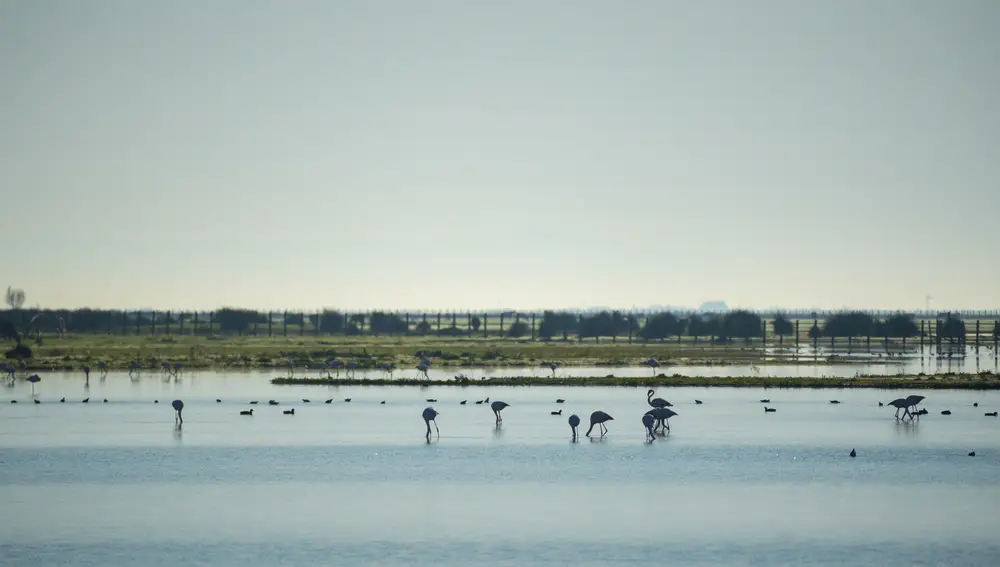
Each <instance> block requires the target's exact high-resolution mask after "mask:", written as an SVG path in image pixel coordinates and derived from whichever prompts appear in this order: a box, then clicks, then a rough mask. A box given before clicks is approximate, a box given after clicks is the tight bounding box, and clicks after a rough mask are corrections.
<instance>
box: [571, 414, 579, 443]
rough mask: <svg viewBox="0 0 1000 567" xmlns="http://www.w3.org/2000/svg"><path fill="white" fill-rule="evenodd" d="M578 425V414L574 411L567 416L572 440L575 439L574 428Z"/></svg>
mask: <svg viewBox="0 0 1000 567" xmlns="http://www.w3.org/2000/svg"><path fill="white" fill-rule="evenodd" d="M579 426H580V416H578V415H576V414H575V413H574V414H573V415H571V416H569V428H570V429H571V430H572V431H573V441H576V428H577V427H579Z"/></svg>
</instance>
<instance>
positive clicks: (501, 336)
mask: <svg viewBox="0 0 1000 567" xmlns="http://www.w3.org/2000/svg"><path fill="white" fill-rule="evenodd" d="M503 316H504V312H503V311H501V312H500V338H501V339H502V338H503Z"/></svg>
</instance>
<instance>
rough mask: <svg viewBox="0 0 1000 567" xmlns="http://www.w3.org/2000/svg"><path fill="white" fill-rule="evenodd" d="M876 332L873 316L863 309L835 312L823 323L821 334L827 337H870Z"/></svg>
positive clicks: (876, 327)
mask: <svg viewBox="0 0 1000 567" xmlns="http://www.w3.org/2000/svg"><path fill="white" fill-rule="evenodd" d="M878 334H879V333H878V324H877V323H876V322H875V318H874V317H872V316H871V315H869V314H868V313H865V312H863V311H842V312H840V313H835V314H833V315H832V316H831V317H830V318H829V319H827V320H826V323H825V324H824V325H823V335H825V336H827V337H870V336H873V335H876V336H877V335H878Z"/></svg>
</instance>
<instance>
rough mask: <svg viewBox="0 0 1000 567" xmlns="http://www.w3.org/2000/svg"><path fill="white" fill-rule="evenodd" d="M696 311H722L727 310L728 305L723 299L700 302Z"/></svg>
mask: <svg viewBox="0 0 1000 567" xmlns="http://www.w3.org/2000/svg"><path fill="white" fill-rule="evenodd" d="M698 311H701V312H702V313H723V312H726V311H729V306H728V305H726V302H725V301H706V302H705V303H702V304H701V307H699V308H698Z"/></svg>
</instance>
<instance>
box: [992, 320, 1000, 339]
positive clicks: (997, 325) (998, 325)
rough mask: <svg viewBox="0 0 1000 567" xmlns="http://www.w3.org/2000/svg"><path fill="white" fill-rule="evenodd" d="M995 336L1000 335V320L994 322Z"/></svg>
mask: <svg viewBox="0 0 1000 567" xmlns="http://www.w3.org/2000/svg"><path fill="white" fill-rule="evenodd" d="M993 336H994V337H1000V320H997V321H994V322H993Z"/></svg>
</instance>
